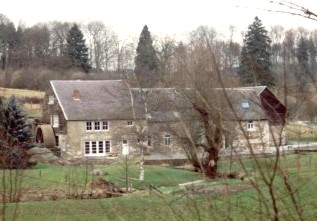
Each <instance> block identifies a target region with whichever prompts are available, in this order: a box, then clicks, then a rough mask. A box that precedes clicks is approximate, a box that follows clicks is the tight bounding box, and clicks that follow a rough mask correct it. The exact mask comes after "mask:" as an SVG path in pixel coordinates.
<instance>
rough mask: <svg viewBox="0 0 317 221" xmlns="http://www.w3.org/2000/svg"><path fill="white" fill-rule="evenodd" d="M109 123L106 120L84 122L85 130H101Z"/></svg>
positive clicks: (106, 127)
mask: <svg viewBox="0 0 317 221" xmlns="http://www.w3.org/2000/svg"><path fill="white" fill-rule="evenodd" d="M108 129H109V123H108V121H87V122H86V131H101V130H108Z"/></svg>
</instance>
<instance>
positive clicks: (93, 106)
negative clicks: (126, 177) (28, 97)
mask: <svg viewBox="0 0 317 221" xmlns="http://www.w3.org/2000/svg"><path fill="white" fill-rule="evenodd" d="M50 86H51V87H50V89H49V90H48V91H47V93H46V96H45V101H44V106H43V125H39V126H38V128H37V131H36V140H37V141H38V142H43V143H44V144H47V145H52V146H57V147H59V148H60V149H61V152H62V156H63V157H65V158H82V157H104V156H113V155H120V154H122V153H125V152H126V151H127V150H128V151H129V153H130V154H133V153H139V150H140V147H141V146H142V147H146V150H147V151H148V152H149V153H152V152H165V153H173V152H180V151H182V150H183V148H184V146H186V145H187V146H188V145H192V146H195V144H196V143H197V142H198V140H200V141H202V140H203V138H201V137H199V136H202V134H203V133H200V135H197V136H196V137H195V139H193V138H191V139H189V138H188V135H189V134H191V135H192V134H194V133H193V132H196V131H199V132H201V127H200V126H201V122H200V120H199V119H200V118H199V116H198V115H197V113H196V112H195V110H194V109H193V107H192V104H193V103H192V102H193V99H197V98H196V96H195V91H194V90H192V89H186V90H187V92H188V91H190V93H187V95H188V94H191V96H187V95H186V96H185V95H184V93H182V92H181V91H180V90H176V89H175V88H151V89H140V88H130V85H129V84H128V83H127V82H126V81H124V80H98V81H81V80H67V81H62V80H53V81H51V82H50ZM213 91H214V93H215V94H214V95H213V96H211V97H212V98H213V102H212V103H213V104H215V105H217V108H218V111H220V112H221V113H222V115H223V116H224V119H225V120H224V128H223V130H224V139H223V140H224V141H226V142H224V147H228V146H230V147H246V146H247V145H248V144H252V145H254V147H255V148H256V147H257V146H264V147H267V146H270V145H274V144H276V143H277V140H280V144H283V143H285V132H284V131H283V130H282V128H283V127H282V126H283V125H284V123H285V113H286V109H285V107H284V105H283V104H282V103H281V102H279V100H278V99H277V98H276V97H275V96H274V94H273V93H272V92H271V91H270V90H269V89H268V88H267V87H250V88H231V89H229V88H226V89H225V90H222V89H214V90H213ZM224 91H225V94H226V96H224V94H223V93H224ZM225 97H226V99H225ZM226 100H227V101H226ZM215 101H216V103H215ZM272 128H273V129H272ZM272 131H276V133H275V132H274V133H272ZM280 132H281V133H280ZM52 141H53V142H52ZM193 144H194V145H193Z"/></svg>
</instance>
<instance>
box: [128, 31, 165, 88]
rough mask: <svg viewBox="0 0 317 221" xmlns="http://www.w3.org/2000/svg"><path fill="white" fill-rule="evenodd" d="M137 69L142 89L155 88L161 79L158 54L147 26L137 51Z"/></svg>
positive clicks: (136, 72) (135, 71)
mask: <svg viewBox="0 0 317 221" xmlns="http://www.w3.org/2000/svg"><path fill="white" fill-rule="evenodd" d="M136 54H137V55H136V58H135V69H134V73H135V74H136V77H137V80H138V82H139V84H140V87H153V86H154V85H155V83H156V82H157V81H158V80H159V79H160V76H159V72H158V58H157V53H156V51H155V49H154V47H153V41H152V37H151V33H150V32H149V30H148V27H147V26H146V25H145V26H144V27H143V30H142V32H141V35H140V38H139V43H138V47H137V49H136Z"/></svg>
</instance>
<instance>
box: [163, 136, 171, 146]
mask: <svg viewBox="0 0 317 221" xmlns="http://www.w3.org/2000/svg"><path fill="white" fill-rule="evenodd" d="M171 143H172V137H171V135H169V134H166V135H165V136H164V144H165V146H170V145H171Z"/></svg>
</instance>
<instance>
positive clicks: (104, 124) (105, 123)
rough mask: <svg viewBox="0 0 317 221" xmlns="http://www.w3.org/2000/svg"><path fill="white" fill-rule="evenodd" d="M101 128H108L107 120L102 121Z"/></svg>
mask: <svg viewBox="0 0 317 221" xmlns="http://www.w3.org/2000/svg"><path fill="white" fill-rule="evenodd" d="M102 129H103V130H108V129H109V123H108V121H102Z"/></svg>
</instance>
